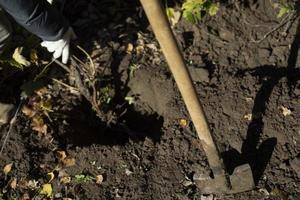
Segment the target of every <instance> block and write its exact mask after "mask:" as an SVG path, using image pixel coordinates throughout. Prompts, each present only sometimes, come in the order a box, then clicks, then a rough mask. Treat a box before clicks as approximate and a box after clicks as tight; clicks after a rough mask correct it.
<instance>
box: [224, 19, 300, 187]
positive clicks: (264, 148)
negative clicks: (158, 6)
mask: <svg viewBox="0 0 300 200" xmlns="http://www.w3.org/2000/svg"><path fill="white" fill-rule="evenodd" d="M299 42H300V23H299V22H298V27H297V33H296V36H295V39H294V41H293V43H292V45H291V51H290V55H289V59H288V66H287V67H276V66H270V65H264V66H259V67H256V68H254V69H247V70H243V71H240V72H238V74H237V75H238V76H245V75H246V74H250V75H252V76H257V77H259V80H260V82H261V84H262V86H261V88H260V89H259V91H258V92H257V95H256V97H255V100H254V106H253V109H252V116H254V117H253V119H252V121H251V122H250V124H249V126H248V131H247V137H246V140H245V141H244V143H243V146H242V153H241V154H240V153H239V152H238V151H236V150H230V151H228V152H225V153H224V155H223V156H224V162H225V165H226V167H227V168H228V170H229V173H232V172H233V170H234V168H235V167H237V166H238V165H241V164H243V163H249V164H250V166H251V169H252V172H253V176H254V181H255V183H256V184H257V183H258V181H259V179H260V178H261V176H262V175H263V172H264V170H265V168H266V166H267V164H268V162H269V160H270V158H271V156H272V153H273V151H274V148H275V146H276V144H277V139H276V138H270V139H267V140H265V141H263V142H262V143H261V144H260V145H259V140H260V135H261V134H263V128H264V122H263V116H264V114H265V112H266V109H267V104H268V101H269V98H270V96H271V95H272V91H273V89H274V87H275V86H276V85H277V84H278V83H279V81H280V80H281V79H282V78H284V77H286V78H287V84H288V87H289V95H291V96H292V95H293V90H294V88H295V86H296V84H297V81H298V80H300V69H299V68H297V66H296V65H297V60H298V52H299V48H300V46H299V45H300V43H299ZM257 146H259V147H258V148H257Z"/></svg>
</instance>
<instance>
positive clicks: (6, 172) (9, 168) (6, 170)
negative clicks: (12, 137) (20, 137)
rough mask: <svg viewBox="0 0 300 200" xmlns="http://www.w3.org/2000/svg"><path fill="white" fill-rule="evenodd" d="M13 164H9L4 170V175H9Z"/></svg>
mask: <svg viewBox="0 0 300 200" xmlns="http://www.w3.org/2000/svg"><path fill="white" fill-rule="evenodd" d="M12 166H13V163H10V164H7V165H5V166H4V168H3V173H4V174H5V175H7V174H8V173H9V172H10V171H11V169H12Z"/></svg>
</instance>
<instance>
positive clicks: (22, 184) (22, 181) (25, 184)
mask: <svg viewBox="0 0 300 200" xmlns="http://www.w3.org/2000/svg"><path fill="white" fill-rule="evenodd" d="M18 186H19V188H21V189H27V187H28V182H27V180H25V179H24V178H21V179H20V180H19V182H18Z"/></svg>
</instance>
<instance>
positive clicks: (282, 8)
mask: <svg viewBox="0 0 300 200" xmlns="http://www.w3.org/2000/svg"><path fill="white" fill-rule="evenodd" d="M290 11H291V8H290V7H289V6H288V5H284V4H282V5H281V6H280V10H279V13H278V15H277V18H281V17H282V16H283V15H285V14H287V13H289V12H290Z"/></svg>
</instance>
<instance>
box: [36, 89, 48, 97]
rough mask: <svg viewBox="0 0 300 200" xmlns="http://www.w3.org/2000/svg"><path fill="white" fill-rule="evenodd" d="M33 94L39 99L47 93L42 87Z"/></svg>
mask: <svg viewBox="0 0 300 200" xmlns="http://www.w3.org/2000/svg"><path fill="white" fill-rule="evenodd" d="M34 93H35V94H37V95H38V96H39V97H42V96H43V95H44V94H46V93H48V89H47V88H46V87H42V88H40V89H38V90H35V91H34Z"/></svg>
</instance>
